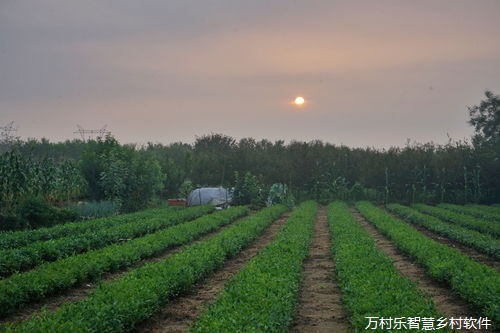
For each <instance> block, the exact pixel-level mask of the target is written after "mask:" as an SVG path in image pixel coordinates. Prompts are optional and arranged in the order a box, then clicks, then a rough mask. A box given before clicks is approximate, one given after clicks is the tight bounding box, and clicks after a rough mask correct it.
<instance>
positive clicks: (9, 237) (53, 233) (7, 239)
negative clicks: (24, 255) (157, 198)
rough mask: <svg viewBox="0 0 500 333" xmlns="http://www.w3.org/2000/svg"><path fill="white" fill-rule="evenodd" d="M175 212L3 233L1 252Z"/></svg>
mask: <svg viewBox="0 0 500 333" xmlns="http://www.w3.org/2000/svg"><path fill="white" fill-rule="evenodd" d="M174 210H175V209H172V208H171V207H169V208H155V209H148V210H143V211H140V212H135V213H130V214H123V215H117V216H111V217H104V218H98V219H93V220H85V221H78V222H70V223H65V224H60V225H56V226H53V227H49V228H39V229H35V230H27V231H9V232H2V233H0V250H7V249H13V248H18V247H22V246H26V245H28V244H30V243H33V242H39V241H46V240H50V239H58V238H62V237H66V236H71V235H75V234H81V233H85V232H88V231H94V232H95V231H98V230H100V229H104V228H109V227H113V226H118V225H122V224H126V223H129V222H140V221H143V220H147V219H151V218H153V217H155V216H159V215H165V214H169V213H171V212H172V211H174Z"/></svg>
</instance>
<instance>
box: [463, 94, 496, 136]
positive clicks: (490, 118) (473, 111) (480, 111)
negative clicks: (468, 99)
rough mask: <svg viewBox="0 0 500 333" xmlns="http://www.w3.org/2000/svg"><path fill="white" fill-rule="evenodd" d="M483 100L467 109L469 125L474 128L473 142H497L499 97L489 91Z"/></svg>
mask: <svg viewBox="0 0 500 333" xmlns="http://www.w3.org/2000/svg"><path fill="white" fill-rule="evenodd" d="M484 95H485V96H486V99H485V100H482V101H481V103H480V104H479V105H474V106H472V107H469V115H470V120H469V124H471V125H472V126H474V130H475V131H476V135H475V137H474V139H475V141H476V142H477V141H486V142H490V143H493V142H495V143H496V142H498V141H499V139H500V95H494V94H493V93H492V92H491V91H488V90H487V91H486V92H485V93H484Z"/></svg>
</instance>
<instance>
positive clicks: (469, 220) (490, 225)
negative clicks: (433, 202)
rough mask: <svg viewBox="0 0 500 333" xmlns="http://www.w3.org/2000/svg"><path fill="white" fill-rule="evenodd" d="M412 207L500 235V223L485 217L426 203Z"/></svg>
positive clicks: (496, 235)
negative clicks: (481, 217) (460, 212)
mask: <svg viewBox="0 0 500 333" xmlns="http://www.w3.org/2000/svg"><path fill="white" fill-rule="evenodd" d="M412 207H414V208H416V209H417V210H419V211H421V212H423V213H426V214H429V215H432V216H435V217H438V218H440V219H442V220H445V221H448V222H451V223H455V224H458V225H461V226H463V227H465V228H468V229H471V230H477V231H479V232H484V233H487V234H490V235H492V236H495V237H498V236H500V224H498V223H495V222H491V221H487V220H483V219H478V218H476V217H474V216H469V215H464V214H459V213H454V212H452V211H449V210H447V209H444V208H439V207H433V206H429V205H424V204H416V205H413V206H412Z"/></svg>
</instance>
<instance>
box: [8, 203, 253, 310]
mask: <svg viewBox="0 0 500 333" xmlns="http://www.w3.org/2000/svg"><path fill="white" fill-rule="evenodd" d="M247 213H248V210H247V209H246V208H243V207H235V208H230V209H228V210H223V211H220V212H216V213H214V214H210V215H205V216H202V217H200V218H198V219H196V220H193V221H191V222H187V223H183V224H179V225H176V226H173V227H171V228H168V229H165V230H161V231H158V232H155V233H153V234H151V235H147V236H144V237H140V238H137V239H134V240H131V241H129V242H126V243H122V244H113V245H110V246H107V247H105V248H103V249H99V250H94V251H90V252H87V253H84V254H80V255H75V256H71V257H68V258H65V259H61V260H58V261H56V262H53V263H48V264H44V265H40V266H38V267H37V268H36V269H34V270H31V271H29V272H26V273H19V274H15V275H13V276H11V277H9V278H7V279H4V280H0V315H6V314H9V313H12V312H14V311H15V310H16V309H18V308H20V307H21V306H22V305H23V304H26V303H28V302H32V301H34V300H37V299H41V298H43V297H46V296H47V295H50V294H53V293H55V292H60V291H62V290H66V289H69V288H71V287H74V286H76V285H78V284H81V283H83V282H85V281H88V280H91V279H95V280H96V279H98V278H99V277H100V276H101V275H102V274H103V273H106V272H113V271H116V270H119V269H122V268H124V267H129V266H131V265H132V264H134V263H136V262H138V261H140V260H142V259H145V258H148V257H152V256H155V255H158V254H160V253H161V252H163V251H165V250H167V249H169V248H172V247H174V246H179V245H182V244H186V243H188V242H191V241H193V240H194V239H195V238H197V237H199V236H200V235H203V234H206V233H208V232H211V231H214V230H216V229H218V228H219V227H221V226H223V225H226V224H228V223H230V222H232V221H234V220H235V219H237V218H239V217H241V216H244V215H246V214H247Z"/></svg>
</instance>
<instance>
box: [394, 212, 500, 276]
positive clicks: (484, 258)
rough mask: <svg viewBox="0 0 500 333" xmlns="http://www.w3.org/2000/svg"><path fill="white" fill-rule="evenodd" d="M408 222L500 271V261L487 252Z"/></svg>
mask: <svg viewBox="0 0 500 333" xmlns="http://www.w3.org/2000/svg"><path fill="white" fill-rule="evenodd" d="M385 212H386V213H387V214H389V215H391V216H393V217H394V218H397V219H400V220H402V221H405V222H407V221H406V220H405V219H403V218H401V217H399V216H397V215H395V214H393V213H391V212H389V211H387V210H386V211H385ZM407 223H408V224H410V225H411V226H412V227H414V228H415V229H417V230H418V231H420V233H422V234H424V235H425V236H427V237H429V238H431V239H433V240H435V241H436V242H438V243H441V244H445V245H447V246H449V247H452V248H454V249H456V250H458V251H460V252H461V253H462V254H463V255H464V256H466V257H469V258H471V259H472V260H475V261H477V262H480V263H482V264H485V265H488V266H490V267H491V268H493V269H495V270H496V271H497V272H500V263H499V262H498V261H496V260H495V259H493V258H490V257H488V256H487V255H486V254H483V253H480V252H478V251H476V250H474V249H473V248H470V247H468V246H466V245H463V244H460V243H458V242H456V241H454V240H451V239H449V238H446V237H445V236H441V235H438V234H436V233H434V232H432V231H431V230H429V229H426V228H425V227H423V226H420V225H417V224H414V223H411V222H407Z"/></svg>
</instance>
